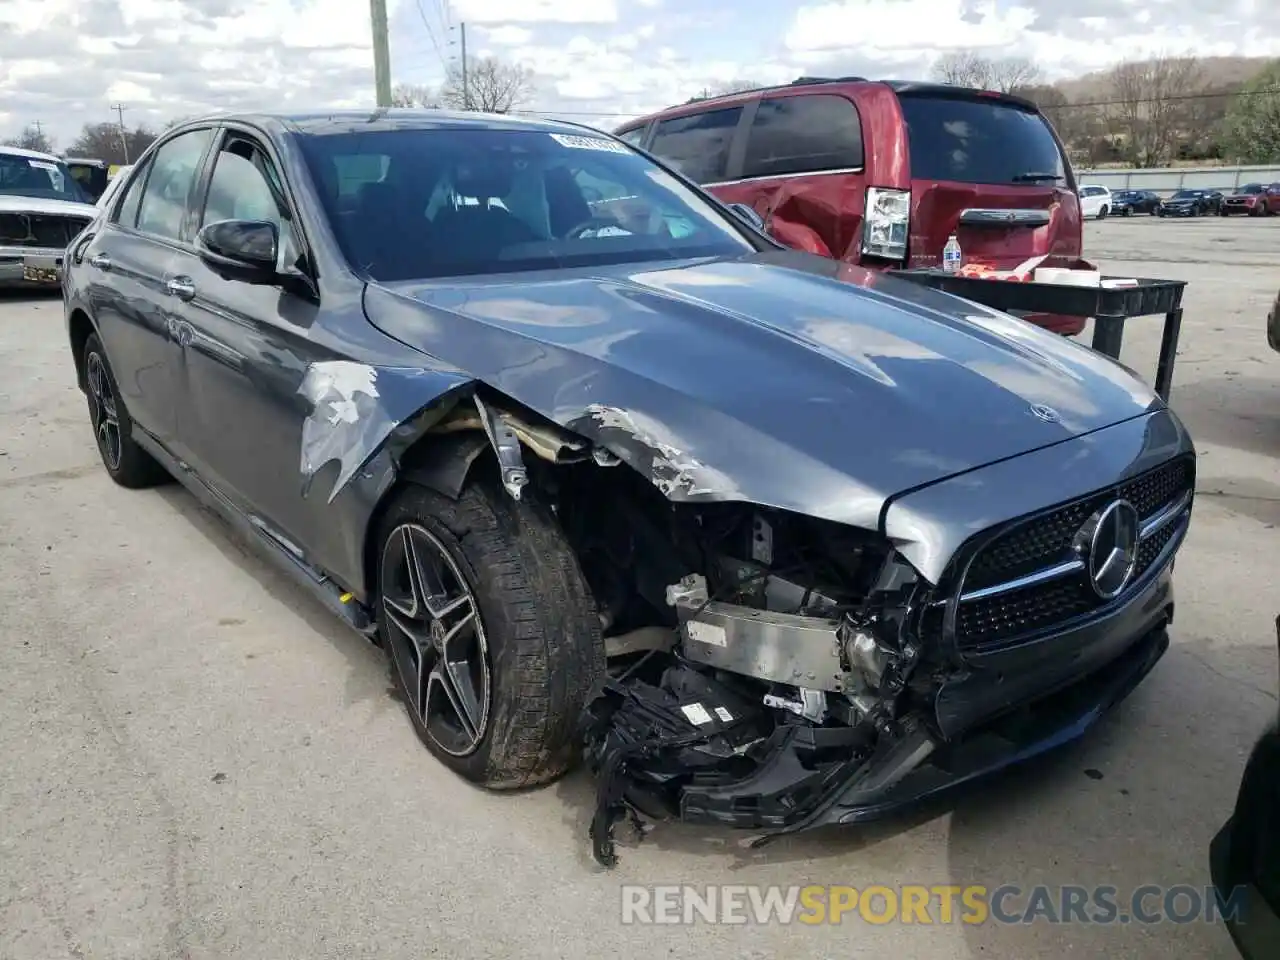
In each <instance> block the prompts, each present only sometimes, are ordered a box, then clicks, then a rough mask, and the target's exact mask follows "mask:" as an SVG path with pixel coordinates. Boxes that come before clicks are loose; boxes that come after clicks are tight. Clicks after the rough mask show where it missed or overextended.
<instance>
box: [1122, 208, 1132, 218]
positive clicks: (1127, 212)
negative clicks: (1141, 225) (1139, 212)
mask: <svg viewBox="0 0 1280 960" xmlns="http://www.w3.org/2000/svg"><path fill="white" fill-rule="evenodd" d="M1121 216H1125V217H1132V216H1133V207H1125V208H1124V213H1123V214H1121Z"/></svg>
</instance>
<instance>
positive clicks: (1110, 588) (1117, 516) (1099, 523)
mask: <svg viewBox="0 0 1280 960" xmlns="http://www.w3.org/2000/svg"><path fill="white" fill-rule="evenodd" d="M1139 526H1140V519H1139V517H1138V511H1137V509H1136V508H1135V507H1134V505H1133V504H1132V503H1130V502H1129V501H1128V500H1116V501H1114V502H1112V503H1111V504H1109V505H1108V506H1107V507H1106V509H1104V510H1103V511H1102V512H1101V513H1099V514H1098V515H1097V517H1096V519H1093V520H1091V521H1090V523H1089V524H1087V525H1086V527H1085V529H1084V530H1082V531H1081V533H1086V534H1087V536H1088V540H1087V542H1088V555H1087V557H1086V561H1085V562H1086V563H1087V565H1088V571H1089V582H1090V583H1092V584H1093V589H1094V592H1095V593H1097V595H1098V596H1099V597H1101V598H1102V599H1103V600H1112V599H1114V598H1115V597H1118V596H1119V595H1120V594H1121V593H1122V592H1123V591H1124V588H1125V587H1127V586H1128V585H1129V581H1130V579H1132V577H1133V571H1134V569H1135V568H1136V567H1137V566H1138V533H1139ZM1082 539H1083V538H1082Z"/></svg>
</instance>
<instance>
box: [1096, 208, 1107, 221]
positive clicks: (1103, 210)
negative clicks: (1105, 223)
mask: <svg viewBox="0 0 1280 960" xmlns="http://www.w3.org/2000/svg"><path fill="white" fill-rule="evenodd" d="M1107 210H1108V208H1107V207H1106V206H1102V207H1100V208H1099V209H1098V219H1099V220H1105V219H1107Z"/></svg>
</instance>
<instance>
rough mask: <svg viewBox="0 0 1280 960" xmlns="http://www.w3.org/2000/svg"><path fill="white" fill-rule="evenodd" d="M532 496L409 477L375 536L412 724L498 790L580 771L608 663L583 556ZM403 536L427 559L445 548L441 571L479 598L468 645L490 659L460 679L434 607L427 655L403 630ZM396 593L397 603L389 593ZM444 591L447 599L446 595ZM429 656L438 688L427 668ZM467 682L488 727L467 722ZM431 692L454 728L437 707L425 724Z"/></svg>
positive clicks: (390, 650) (386, 621) (388, 629)
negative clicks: (453, 491) (429, 550)
mask: <svg viewBox="0 0 1280 960" xmlns="http://www.w3.org/2000/svg"><path fill="white" fill-rule="evenodd" d="M523 493H524V496H523V497H522V499H521V500H519V501H516V500H514V499H512V498H511V497H510V496H509V495H508V494H507V493H506V492H505V491H504V490H502V489H501V488H499V487H497V485H496V484H492V485H491V484H489V483H483V482H482V483H472V484H471V485H469V486H468V487H467V488H466V489H465V490H464V491H463V493H462V495H461V496H460V497H459V498H458V499H457V500H453V499H451V498H449V497H446V496H443V495H441V494H438V493H436V492H434V491H432V490H428V489H426V488H425V487H421V486H417V485H409V486H406V487H404V488H403V489H401V490H400V491H399V492H398V493H396V494H394V495H393V497H394V499H393V500H392V502H391V504H390V505H389V507H388V509H387V511H386V512H385V514H384V516H383V519H382V521H381V523H380V525H379V529H378V532H377V535H378V538H379V539H378V570H377V577H378V579H377V583H378V598H377V611H378V634H379V639H380V640H381V642H382V645H383V648H384V649H385V651H386V653H387V659H388V663H389V665H390V669H391V674H392V679H393V682H394V683H395V685H396V687H397V689H398V690H399V692H400V695H401V698H402V699H403V700H404V703H405V707H406V709H407V711H408V713H409V717H410V720H411V722H412V723H413V727H414V730H415V731H417V734H418V737H419V738H420V739H421V740H422V742H423V743H424V744H425V745H426V747H427V749H428V750H430V751H431V753H432V754H433V755H434V756H435V757H436V758H437V759H439V760H440V761H441V762H442V763H444V764H445V765H446V766H447V767H449V768H450V769H451V770H453V771H454V772H455V773H457V774H459V775H460V776H462V777H464V778H465V779H467V780H469V781H471V782H473V783H476V784H479V785H482V786H484V787H488V788H490V789H495V790H501V789H515V788H519V787H531V786H536V785H539V784H543V783H547V782H549V781H551V780H554V779H556V778H557V777H559V776H560V775H562V774H563V773H565V772H566V771H567V770H568V769H569V768H570V767H571V766H572V764H573V762H574V761H575V759H576V758H577V755H578V749H577V746H578V744H577V724H578V720H579V716H580V714H581V712H582V708H583V706H584V705H585V703H586V701H587V699H588V697H589V696H591V695H592V693H593V691H594V689H595V687H596V686H597V684H598V683H599V682H600V681H601V680H602V679H603V677H604V671H605V653H604V642H603V640H602V639H601V635H600V620H599V617H598V615H597V612H596V606H595V603H594V601H593V599H592V597H591V594H590V591H589V589H588V587H587V585H586V581H585V580H584V579H583V576H582V571H581V569H580V568H579V566H578V561H577V558H576V557H575V556H574V553H573V551H572V550H571V549H570V547H569V545H568V543H567V541H566V540H565V538H564V535H563V534H562V533H561V531H560V528H559V526H558V525H557V524H556V521H555V520H554V518H553V517H552V515H551V513H550V511H548V510H546V509H545V508H544V507H542V506H541V505H540V504H539V503H538V501H537V499H536V497H532V496H531V494H532V493H533V491H531V490H530V489H529V488H527V487H526V488H525V490H524V491H523ZM422 531H425V532H426V533H427V534H428V535H429V536H427V537H423V535H422ZM406 536H408V537H409V538H410V540H411V541H413V542H415V547H414V549H415V550H417V551H419V553H418V559H419V563H420V564H421V563H422V562H424V561H425V560H426V555H425V554H424V553H421V546H420V545H421V544H423V543H426V544H428V546H429V547H434V548H439V549H442V550H443V551H444V552H445V553H446V554H447V557H446V561H447V562H446V563H444V564H443V566H442V567H438V568H437V570H436V573H439V572H440V571H441V570H443V571H444V573H445V574H446V575H450V576H451V579H461V580H465V581H466V582H465V583H464V584H460V586H462V587H464V588H465V589H466V590H468V591H469V592H470V602H471V609H472V610H473V611H475V612H477V613H478V621H477V623H478V628H479V629H478V630H475V631H474V632H475V634H476V635H477V636H478V637H479V640H478V642H475V641H474V638H473V642H471V644H470V645H471V647H472V652H473V653H474V651H475V650H476V649H478V651H479V656H478V658H479V660H480V661H485V660H486V659H487V664H473V663H472V661H471V659H470V658H468V659H467V661H466V664H465V665H464V666H463V667H462V668H461V669H460V670H458V673H459V674H460V675H461V676H462V679H461V680H454V679H449V674H450V671H448V670H446V669H444V668H443V666H442V664H443V662H444V660H443V659H441V658H440V656H439V654H438V653H436V651H444V650H447V649H449V648H450V647H449V645H450V644H451V643H452V642H453V641H451V640H449V639H447V637H448V636H450V635H452V634H451V632H450V631H449V630H448V629H447V627H448V626H449V624H448V623H446V621H445V617H444V615H443V614H442V615H441V616H440V617H439V618H434V617H433V616H432V615H431V614H430V613H429V612H428V610H429V606H430V605H426V604H424V607H423V615H424V617H425V618H426V619H427V620H428V621H430V623H429V628H430V629H429V630H428V632H429V634H430V641H431V644H434V649H433V648H432V647H431V645H430V644H427V645H425V653H424V654H421V655H419V656H416V657H415V656H414V648H413V646H411V642H412V641H411V640H410V639H409V635H408V633H406V632H405V630H404V626H405V624H406V623H408V621H407V620H406V618H404V617H403V616H402V614H403V613H404V609H405V608H404V602H405V600H404V598H405V597H406V596H411V594H409V595H406V594H405V593H404V590H405V587H406V584H405V581H404V579H403V574H404V573H405V567H406V565H405V564H404V563H403V561H398V560H397V557H400V556H402V555H403V554H401V553H400V552H399V551H400V550H401V548H402V545H403V544H404V542H405V540H404V538H405V537H406ZM418 569H419V571H420V572H419V575H418V582H419V583H420V584H421V583H423V582H424V580H423V575H422V573H421V570H422V567H421V566H419V567H418ZM459 575H460V577H459ZM437 582H438V581H437ZM408 585H409V586H412V584H411V583H410V584H408ZM397 592H398V594H399V598H400V599H396V600H391V599H390V598H391V596H392V594H394V593H397ZM438 595H439V596H442V597H445V598H447V597H448V595H449V591H448V590H447V589H446V590H442V591H441V592H440V594H438ZM447 605H448V602H447V601H446V603H444V604H441V606H447ZM450 616H453V614H452V613H451V614H450ZM463 619H465V617H464V618H463ZM419 637H422V635H421V634H419ZM418 649H419V650H422V649H424V645H419V647H418ZM448 659H452V658H451V657H450V658H448ZM427 663H430V664H431V665H432V667H433V669H432V670H431V671H430V673H429V678H434V680H435V683H436V685H435V686H434V687H432V686H431V682H430V679H429V678H424V677H423V676H422V674H423V672H424V671H425V669H426V668H425V667H424V666H423V665H424V664H427ZM457 665H458V662H457V661H455V662H454V667H455V670H457V669H458V666H457ZM481 666H483V669H479V668H480V667H481ZM473 667H475V668H476V669H473ZM415 671H416V672H415ZM406 674H409V675H410V676H409V678H408V679H406ZM441 674H444V676H443V677H442V676H441ZM481 674H483V681H484V683H486V684H487V689H486V690H485V691H484V702H483V703H481V696H480V694H479V693H478V692H477V689H476V687H477V686H478V682H479V681H478V680H477V679H476V678H477V677H479V676H480V675H481ZM460 683H466V684H469V686H467V687H466V690H467V692H468V694H470V695H469V696H466V697H465V699H466V701H467V702H468V703H471V704H473V705H476V706H477V707H479V708H480V716H481V718H482V719H483V724H482V723H480V722H475V723H470V722H468V723H463V722H461V718H462V713H463V712H464V711H462V710H461V704H462V702H463V700H462V699H457V698H456V697H457V696H458V695H459V691H460V690H462V689H463V688H462V687H461V686H459V684H460ZM433 690H434V691H435V693H434V697H435V698H436V699H435V704H436V705H442V706H443V707H444V711H443V712H444V713H445V714H447V713H448V711H449V709H450V708H451V709H452V712H453V718H454V720H455V721H457V722H455V723H453V724H452V725H450V724H449V723H447V722H446V721H447V720H448V717H447V716H443V717H442V715H440V714H436V715H434V716H433V718H432V720H431V721H430V724H431V725H429V722H428V720H427V719H425V718H426V717H427V716H428V715H429V714H431V713H432V711H433V710H434V706H433V694H432V692H431V691H433ZM441 696H443V697H444V699H443V700H440V699H439V698H440V697H441ZM471 719H472V720H475V719H476V717H475V716H472V718H471ZM451 731H452V732H451ZM460 745H461V747H460ZM463 747H465V752H464V751H463V749H462V748H463Z"/></svg>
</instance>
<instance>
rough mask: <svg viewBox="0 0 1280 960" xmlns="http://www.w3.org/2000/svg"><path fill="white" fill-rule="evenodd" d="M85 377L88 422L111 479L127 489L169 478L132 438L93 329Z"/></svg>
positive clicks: (87, 346) (87, 345) (87, 344)
mask: <svg viewBox="0 0 1280 960" xmlns="http://www.w3.org/2000/svg"><path fill="white" fill-rule="evenodd" d="M84 379H85V396H86V398H87V399H88V401H89V423H90V424H91V425H92V426H93V435H94V440H95V441H96V443H97V446H98V455H99V456H100V457H101V458H102V465H103V466H104V467H106V468H107V474H108V475H109V476H110V477H111V479H112V480H114V481H115V482H116V483H118V484H120V486H122V487H129V488H130V489H139V488H142V487H152V486H155V485H156V484H158V483H164V482H165V481H166V480H168V479H169V475H168V473H166V472H165V469H164V467H162V466H160V464H158V463H157V462H156V461H155V460H154V459H153V458H152V456H151V454H149V453H147V451H146V450H144V449H142V447H140V446H138V444H137V443H136V442H135V441H134V439H133V420H132V419H131V418H130V417H129V410H128V408H127V407H126V406H125V405H124V401H123V400H121V399H120V391H119V389H117V387H116V378H115V376H114V375H113V374H112V372H111V364H110V363H108V362H107V352H106V350H104V349H103V347H102V341H101V340H99V339H98V335H97V334H96V333H95V334H90V336H89V339H88V340H86V341H85V345H84Z"/></svg>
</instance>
